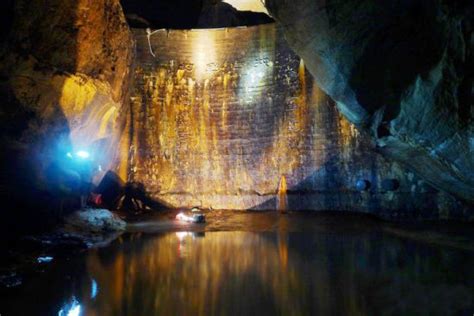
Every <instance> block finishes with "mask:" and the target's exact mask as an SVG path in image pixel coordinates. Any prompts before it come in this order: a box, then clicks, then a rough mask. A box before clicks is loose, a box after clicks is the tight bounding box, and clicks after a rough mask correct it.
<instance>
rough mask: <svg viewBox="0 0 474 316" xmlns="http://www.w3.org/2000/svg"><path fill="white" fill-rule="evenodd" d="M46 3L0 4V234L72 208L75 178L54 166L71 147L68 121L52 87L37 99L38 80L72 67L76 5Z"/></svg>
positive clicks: (44, 223)
mask: <svg viewBox="0 0 474 316" xmlns="http://www.w3.org/2000/svg"><path fill="white" fill-rule="evenodd" d="M49 5H50V7H49V8H50V9H49V10H44V3H43V2H40V1H22V0H16V1H14V0H8V1H2V4H1V9H2V10H1V14H0V16H1V21H2V28H1V49H0V63H1V67H0V102H1V108H0V201H1V203H2V207H1V212H0V231H1V233H2V235H3V233H5V236H3V238H15V237H16V236H17V235H21V234H25V233H31V232H37V231H43V230H46V229H49V228H51V226H53V225H55V224H56V223H57V222H58V215H59V213H60V211H67V210H70V209H72V208H76V207H77V203H78V200H77V196H78V194H75V193H74V192H73V191H71V189H72V188H73V187H74V186H75V185H77V183H74V182H75V180H74V179H76V180H77V177H76V175H71V174H69V175H68V174H67V173H64V172H63V171H64V170H63V169H62V167H60V166H61V164H63V162H64V160H65V159H66V154H67V152H69V151H70V149H71V148H70V146H71V144H70V141H69V133H70V130H69V124H68V121H67V118H66V116H65V114H64V113H63V110H62V109H61V107H60V105H59V102H58V100H59V98H60V92H57V93H50V96H49V97H50V100H48V101H50V103H48V104H47V105H45V103H44V101H43V103H41V101H40V99H41V97H40V94H41V93H43V92H44V91H43V90H44V89H42V88H43V87H44V86H43V85H47V84H50V83H51V82H50V81H51V78H52V76H53V75H54V74H62V73H63V72H73V71H74V69H75V66H76V58H75V56H76V54H75V52H76V47H77V43H76V31H75V25H74V21H75V18H76V4H71V3H67V4H64V3H62V2H61V1H53V2H52V3H49ZM51 30H53V31H51ZM51 32H54V36H51V34H50V33H51ZM58 81H60V80H59V79H57V81H56V83H57V84H58V86H59V87H61V85H62V82H59V83H58ZM59 91H60V89H59ZM48 92H49V91H48ZM71 176H72V178H71Z"/></svg>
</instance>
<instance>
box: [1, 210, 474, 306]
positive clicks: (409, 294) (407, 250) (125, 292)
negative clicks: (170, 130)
mask: <svg viewBox="0 0 474 316" xmlns="http://www.w3.org/2000/svg"><path fill="white" fill-rule="evenodd" d="M177 213H178V211H164V212H159V213H149V214H145V215H141V216H134V217H129V218H128V220H129V222H130V225H129V228H128V231H127V232H125V233H124V234H122V235H121V236H118V237H117V238H116V239H115V240H113V241H111V243H110V244H108V245H106V246H104V247H100V248H94V249H87V250H81V251H74V252H66V253H57V254H54V255H53V254H48V253H42V254H41V255H42V256H43V257H46V256H48V255H51V257H54V259H53V260H52V261H51V262H48V263H42V264H38V265H39V266H40V267H41V268H40V270H41V272H40V273H37V274H35V275H34V276H33V277H31V278H29V279H28V280H24V282H23V283H22V284H21V286H18V287H13V288H10V289H1V296H0V308H1V310H0V313H1V314H5V315H11V314H15V315H16V314H31V313H34V314H39V315H43V314H44V315H50V314H59V315H191V314H193V315H194V314H199V315H201V314H203V315H204V314H205V315H209V314H217V315H222V314H228V315H234V314H235V315H242V314H245V315H247V314H281V315H310V314H341V315H342V314H371V315H380V314H416V315H424V314H430V315H438V314H439V315H451V314H466V315H472V312H473V311H474V230H473V229H472V225H468V224H456V223H436V224H435V223H431V224H429V223H424V224H420V223H417V224H415V223H412V224H407V223H404V224H394V223H385V222H381V221H378V220H375V219H373V218H370V217H365V216H360V215H353V214H345V213H344V214H338V215H334V214H329V213H318V214H314V213H301V212H289V213H288V214H278V213H276V212H230V211H209V212H205V215H206V220H207V223H206V224H186V223H182V222H179V221H176V220H175V217H176V215H177Z"/></svg>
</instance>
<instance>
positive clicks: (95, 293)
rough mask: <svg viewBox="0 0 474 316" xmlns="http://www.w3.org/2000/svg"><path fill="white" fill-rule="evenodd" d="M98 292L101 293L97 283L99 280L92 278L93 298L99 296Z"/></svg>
mask: <svg viewBox="0 0 474 316" xmlns="http://www.w3.org/2000/svg"><path fill="white" fill-rule="evenodd" d="M97 293H99V286H98V285H97V281H96V280H95V279H92V284H91V298H92V299H94V298H95V297H96V296H97Z"/></svg>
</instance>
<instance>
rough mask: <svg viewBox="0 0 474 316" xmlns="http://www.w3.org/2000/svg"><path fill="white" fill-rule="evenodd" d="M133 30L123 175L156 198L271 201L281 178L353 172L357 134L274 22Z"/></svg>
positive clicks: (299, 184) (308, 183)
mask: <svg viewBox="0 0 474 316" xmlns="http://www.w3.org/2000/svg"><path fill="white" fill-rule="evenodd" d="M134 35H135V38H136V40H137V62H136V65H137V67H136V69H135V79H134V87H133V90H132V98H131V100H132V115H133V122H132V126H133V131H132V135H133V140H132V143H133V146H132V147H131V158H130V168H129V180H133V181H138V182H142V183H144V185H145V187H146V188H147V189H148V190H149V191H150V192H151V193H152V194H153V196H155V197H156V198H159V199H161V200H163V201H164V202H166V203H167V204H170V205H172V206H175V207H194V206H200V207H204V208H214V209H249V208H254V209H268V208H271V209H275V208H279V202H275V201H273V202H270V200H274V199H278V192H279V188H280V189H281V186H282V183H283V182H282V181H283V180H282V179H284V184H285V187H286V188H285V191H286V190H288V191H291V192H299V191H301V192H310V193H311V192H316V193H317V192H320V191H322V190H326V189H328V188H329V189H330V190H334V191H335V192H338V191H339V192H343V191H344V190H345V191H347V188H348V187H349V186H350V185H352V182H355V175H353V174H351V172H350V168H351V167H350V166H353V165H357V164H358V163H359V162H358V161H356V160H357V159H358V152H362V151H363V149H361V146H362V147H363V146H365V144H364V143H361V142H359V141H357V140H356V138H357V134H355V133H353V129H352V128H351V125H350V124H349V123H347V122H345V121H344V122H342V121H340V116H339V114H338V113H337V111H336V109H335V106H334V103H333V101H331V100H330V99H329V98H328V97H327V96H326V95H325V94H324V93H323V92H322V91H321V90H320V89H319V88H318V87H317V85H316V84H315V82H314V81H313V79H312V77H311V76H310V74H309V73H307V72H306V71H305V66H304V62H303V61H302V60H301V59H300V58H299V57H298V56H296V55H295V54H294V53H293V52H292V51H291V50H290V49H289V48H288V45H287V43H286V42H285V40H284V37H283V35H282V34H281V33H280V31H279V30H278V28H277V27H276V26H275V25H274V24H267V25H259V26H254V27H238V28H229V29H208V30H190V31H189V30H187V31H179V30H171V31H166V30H158V31H156V32H154V34H153V35H152V36H151V37H150V42H148V38H147V35H146V32H144V31H143V30H134ZM149 45H151V47H152V50H153V52H154V54H153V55H152V54H151V53H150V49H149ZM333 169H334V170H333ZM336 172H339V176H338V178H341V179H342V180H337V181H338V182H334V183H332V182H333V180H332V179H333V178H334V179H335V175H334V174H335V173H336ZM283 175H284V177H283ZM336 194H339V193H336ZM338 199H339V198H338ZM341 200H342V199H341ZM318 203H320V202H318ZM321 203H322V204H321V205H320V206H319V207H323V206H324V205H323V204H324V203H325V202H324V203H323V202H321ZM290 204H291V203H290ZM285 208H286V207H285Z"/></svg>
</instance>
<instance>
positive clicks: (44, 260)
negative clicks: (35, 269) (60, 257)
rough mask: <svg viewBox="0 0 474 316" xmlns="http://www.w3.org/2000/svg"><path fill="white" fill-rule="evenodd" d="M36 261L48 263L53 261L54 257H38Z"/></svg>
mask: <svg viewBox="0 0 474 316" xmlns="http://www.w3.org/2000/svg"><path fill="white" fill-rule="evenodd" d="M36 261H38V263H48V262H51V261H53V257H38V259H36Z"/></svg>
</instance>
